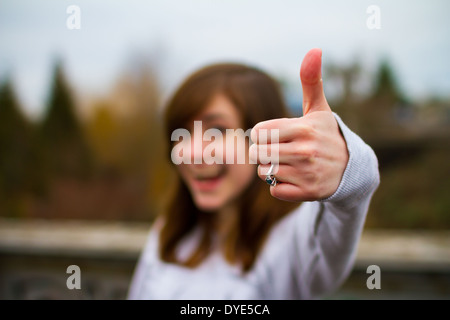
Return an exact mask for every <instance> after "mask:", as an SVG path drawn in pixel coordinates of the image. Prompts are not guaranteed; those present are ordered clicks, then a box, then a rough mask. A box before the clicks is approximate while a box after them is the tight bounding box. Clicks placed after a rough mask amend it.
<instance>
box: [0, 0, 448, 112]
mask: <svg viewBox="0 0 450 320" xmlns="http://www.w3.org/2000/svg"><path fill="white" fill-rule="evenodd" d="M71 5H75V6H77V7H78V8H79V12H80V16H79V20H78V21H79V26H80V29H70V28H68V26H67V22H68V20H69V19H72V18H73V16H72V14H73V11H71V12H69V13H68V12H67V9H68V7H69V6H71ZM371 5H375V6H376V7H377V8H379V16H378V17H379V18H380V20H379V27H380V28H379V29H370V28H369V27H368V25H367V21H368V20H369V19H370V18H371V17H373V14H374V13H373V11H371V12H368V11H367V10H368V8H369V7H370V6H371ZM449 12H450V1H448V0H429V1H423V0H409V1H406V0H396V1H381V0H380V1H377V0H372V1H366V0H354V1H350V0H348V1H336V0H334V1H333V0H317V1H302V0H297V1H294V0H280V1H274V0H272V1H267V0H260V1H257V0H240V1H238V0H228V1H219V0H209V1H207V0H191V1H180V0H177V1H175V0H164V1H163V0H161V1H156V0H147V1H144V0H142V1H138V0H129V1H111V0H109V1H108V0H97V1H94V0H91V1H85V0H70V1H67V0H60V1H55V0H28V1H25V0H0V80H1V81H3V80H4V79H6V78H7V77H10V78H11V79H12V80H13V82H14V86H15V89H16V93H17V95H18V96H19V98H20V102H21V104H22V105H23V107H24V108H25V111H26V112H27V113H29V114H30V115H39V114H40V113H41V112H42V110H43V106H44V105H45V103H46V99H48V93H49V86H50V80H51V72H52V67H53V64H54V62H55V59H56V58H59V59H61V60H62V62H63V64H64V68H65V70H66V73H67V76H68V78H69V80H70V82H71V84H72V85H73V87H75V89H76V90H77V92H80V93H85V94H102V93H104V94H106V93H107V92H108V90H111V88H112V86H113V85H114V83H115V81H116V80H117V78H118V77H119V76H120V75H121V74H122V73H123V72H124V70H125V69H126V68H127V66H128V65H129V64H130V63H132V62H133V59H137V58H139V59H142V58H143V59H148V60H149V61H153V62H154V63H156V65H155V68H156V69H157V71H158V74H159V75H160V78H161V85H162V88H163V90H164V92H166V93H167V94H168V93H170V92H171V91H172V90H173V89H174V88H175V87H176V86H177V85H178V84H179V82H180V81H182V80H183V79H184V78H185V77H186V76H187V75H188V74H189V73H191V72H192V71H194V70H195V69H197V68H199V67H201V66H203V65H205V64H208V63H213V62H217V61H235V62H244V63H248V64H252V65H255V66H258V67H260V68H262V69H264V70H265V71H267V72H268V73H270V74H271V75H274V76H275V77H278V78H283V79H284V80H286V81H287V82H288V83H290V84H291V85H292V87H293V88H294V89H293V90H294V91H295V90H297V88H298V92H299V97H300V95H301V85H300V81H299V68H300V65H301V61H302V58H303V57H304V55H305V54H306V53H307V51H308V50H309V49H311V48H314V47H320V48H322V51H323V63H324V65H325V64H327V63H337V64H341V65H349V64H350V63H352V62H353V61H355V60H356V59H357V60H358V61H360V62H361V63H362V65H363V66H364V67H365V68H366V69H367V70H368V71H370V70H372V71H373V70H375V68H376V66H377V65H378V63H379V62H380V61H381V59H383V58H386V59H388V60H389V62H390V63H391V65H392V66H393V68H394V72H395V74H396V77H397V79H398V81H399V84H400V86H401V89H402V90H403V91H404V92H405V94H406V95H407V96H409V97H410V98H413V99H422V98H426V97H428V96H431V95H440V96H444V97H450V62H449V56H450V55H449V52H450V36H449V35H450V19H448V13H449ZM70 21H73V20H70ZM371 21H373V20H371ZM324 85H325V90H327V79H324ZM297 86H298V87H297Z"/></svg>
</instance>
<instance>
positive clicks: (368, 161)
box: [294, 115, 380, 298]
mask: <svg viewBox="0 0 450 320" xmlns="http://www.w3.org/2000/svg"><path fill="white" fill-rule="evenodd" d="M335 117H336V120H337V121H338V123H339V127H340V129H341V131H342V134H343V136H344V137H345V140H346V143H347V148H348V152H349V161H348V163H347V166H346V168H345V171H344V174H343V177H342V179H341V182H340V184H339V187H338V189H337V190H336V192H335V193H334V194H333V195H331V196H330V197H328V198H326V199H324V200H321V201H316V202H309V203H305V206H304V208H302V211H304V212H299V214H298V215H297V216H296V219H297V228H296V230H297V233H296V235H295V236H296V237H297V239H296V241H295V244H296V245H297V246H298V247H297V248H296V249H295V252H296V253H297V254H298V257H297V259H295V260H297V261H301V264H300V265H299V267H298V268H296V269H295V268H294V270H297V272H298V274H297V275H296V278H297V279H300V280H301V284H300V290H301V294H302V296H303V297H305V298H319V297H323V296H324V295H327V294H329V293H331V292H333V291H334V290H336V288H337V287H339V286H340V285H341V284H342V282H343V281H344V280H345V279H346V278H347V276H348V275H349V273H350V272H351V269H352V266H353V263H354V260H355V257H356V252H357V246H358V242H359V239H360V236H361V232H362V230H363V226H364V222H365V218H366V214H367V211H368V207H369V203H370V200H371V198H372V196H373V194H374V192H375V190H376V188H377V187H378V185H379V182H380V178H379V171H378V161H377V158H376V156H375V153H374V152H373V150H372V149H371V148H370V147H369V146H368V145H367V144H365V143H364V142H363V141H362V140H361V139H360V138H359V137H358V136H357V135H356V134H355V133H353V132H352V131H350V129H348V128H347V126H346V125H345V124H344V123H343V122H342V120H341V119H340V118H339V117H338V116H337V115H335ZM307 219H310V220H311V219H312V221H310V222H309V223H308V222H306V221H305V220H307ZM308 224H309V225H310V226H311V225H312V226H313V227H312V228H305V225H306V226H308ZM306 282H307V285H305V283H306Z"/></svg>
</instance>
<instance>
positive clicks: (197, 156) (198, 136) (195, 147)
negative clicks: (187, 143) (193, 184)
mask: <svg viewBox="0 0 450 320" xmlns="http://www.w3.org/2000/svg"><path fill="white" fill-rule="evenodd" d="M204 148H205V142H204V141H203V135H202V131H197V130H194V136H193V137H192V140H191V163H193V164H202V161H203V149H204Z"/></svg>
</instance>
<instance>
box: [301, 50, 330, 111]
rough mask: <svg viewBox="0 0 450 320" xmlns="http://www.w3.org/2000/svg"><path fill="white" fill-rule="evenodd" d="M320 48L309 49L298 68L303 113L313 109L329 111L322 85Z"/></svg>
mask: <svg viewBox="0 0 450 320" xmlns="http://www.w3.org/2000/svg"><path fill="white" fill-rule="evenodd" d="M321 69H322V50H321V49H319V48H315V49H311V50H310V51H309V52H308V53H307V54H306V56H305V58H304V59H303V62H302V66H301V68H300V80H301V82H302V88H303V115H307V114H308V113H311V112H315V111H331V109H330V107H329V106H328V102H327V99H326V98H325V93H324V92H323V85H322V70H321Z"/></svg>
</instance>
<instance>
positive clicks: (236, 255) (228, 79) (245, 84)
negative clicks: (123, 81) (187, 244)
mask: <svg viewBox="0 0 450 320" xmlns="http://www.w3.org/2000/svg"><path fill="white" fill-rule="evenodd" d="M217 94H222V95H224V96H225V97H227V98H228V99H230V101H231V102H232V103H233V104H234V105H235V106H236V107H237V108H238V110H239V112H240V114H241V116H242V118H243V124H244V126H246V128H243V129H244V131H245V130H246V129H249V128H252V127H253V126H255V125H256V124H257V123H258V122H261V121H264V120H269V119H275V118H283V117H288V116H289V112H288V109H287V108H286V105H285V103H284V100H283V98H282V95H281V92H280V90H279V87H278V84H277V82H275V80H273V79H272V78H271V77H269V76H268V75H267V74H266V73H264V72H262V71H260V70H259V69H257V68H254V67H249V66H245V65H242V64H234V63H222V64H214V65H210V66H207V67H204V68H202V69H200V70H198V71H197V72H195V73H193V74H192V75H191V76H189V77H188V78H187V79H186V80H185V82H184V83H183V84H182V85H181V86H180V87H179V89H178V90H177V91H176V92H175V94H174V95H173V96H172V98H171V100H170V101H169V103H168V105H167V107H166V109H165V114H164V122H165V123H164V124H165V129H166V137H167V139H168V140H167V141H170V138H171V134H172V132H173V131H174V130H175V129H177V128H181V127H183V126H185V124H186V122H187V121H188V120H190V119H192V118H193V117H194V116H195V115H197V114H198V113H200V112H201V111H202V110H203V108H205V107H206V106H207V105H208V102H209V101H210V100H211V99H212V98H213V97H214V96H215V95H217ZM177 180H178V181H177V182H176V183H175V184H174V192H173V193H172V195H171V197H170V199H169V201H168V202H167V203H168V205H167V207H166V209H165V210H164V212H163V213H164V216H163V218H164V221H165V223H164V225H163V227H162V229H161V233H160V242H159V250H160V256H161V258H162V260H163V261H166V262H172V263H178V264H181V265H184V266H187V267H195V266H197V265H199V264H200V263H201V262H202V261H203V260H204V259H205V258H206V257H207V256H208V254H209V253H210V251H211V247H212V234H211V233H212V231H211V228H210V226H211V224H212V221H211V220H212V219H213V216H214V214H205V213H204V212H202V211H201V210H200V209H198V208H197V207H196V206H195V204H194V202H193V200H192V198H191V195H190V193H189V190H188V188H187V186H186V185H185V184H184V183H183V182H182V181H181V178H180V177H178V176H177ZM240 199H241V201H240V212H239V214H238V215H237V217H236V219H235V221H233V224H234V225H233V227H232V228H231V231H230V232H229V233H228V234H227V235H226V236H225V239H224V243H223V247H222V248H223V252H224V255H225V258H226V260H227V261H229V262H230V263H233V264H234V263H238V264H240V265H241V267H242V270H244V271H248V270H250V269H251V267H252V265H253V263H254V261H255V259H256V257H257V255H258V253H259V252H260V249H261V248H262V246H263V243H264V240H265V238H266V237H267V235H268V233H269V231H270V229H271V227H272V226H273V225H274V224H275V223H276V222H277V221H278V220H279V219H280V218H282V217H283V216H284V215H286V214H287V213H289V212H290V211H292V210H293V209H294V208H295V207H297V206H298V205H299V204H298V203H293V202H286V201H281V200H278V199H276V198H274V197H272V196H271V195H270V193H269V190H268V185H267V184H266V183H265V182H264V181H262V180H260V179H259V177H258V176H257V175H256V174H255V177H254V181H252V182H251V184H250V186H249V187H248V188H247V189H246V190H245V192H244V193H243V194H242V195H241V198H240ZM244 199H245V200H244ZM248 199H251V200H250V201H249V200H248ZM196 226H200V227H201V231H202V236H201V239H200V242H199V244H198V246H197V248H196V249H195V250H194V251H193V253H192V254H191V256H190V257H189V258H188V259H186V260H185V261H179V259H178V257H177V255H176V249H177V246H178V244H179V243H180V241H182V239H183V237H185V236H186V235H187V234H188V233H189V232H191V231H193V230H194V228H195V227H196Z"/></svg>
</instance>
